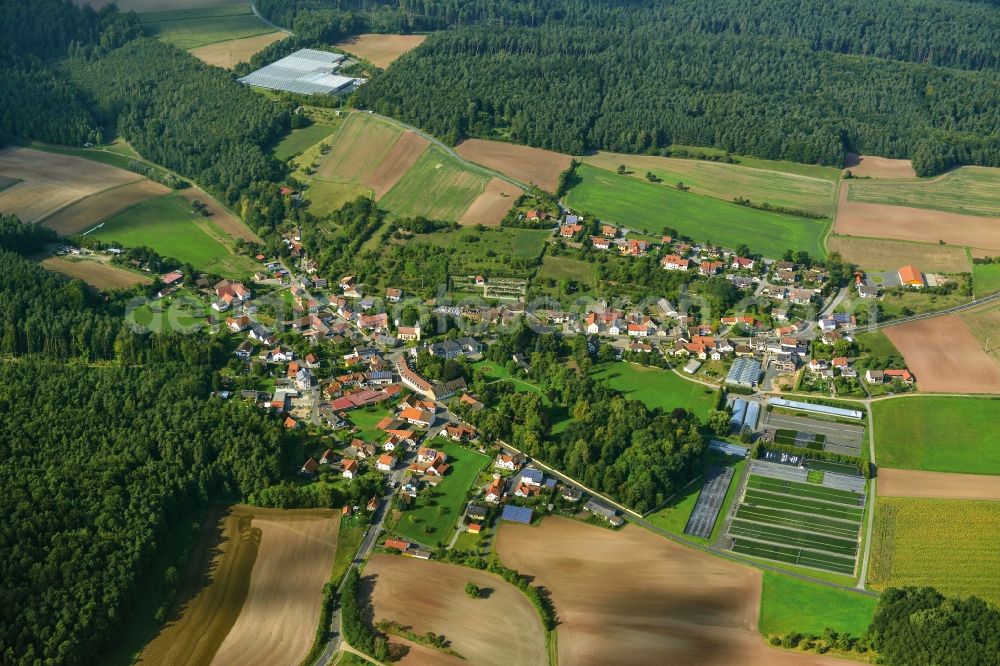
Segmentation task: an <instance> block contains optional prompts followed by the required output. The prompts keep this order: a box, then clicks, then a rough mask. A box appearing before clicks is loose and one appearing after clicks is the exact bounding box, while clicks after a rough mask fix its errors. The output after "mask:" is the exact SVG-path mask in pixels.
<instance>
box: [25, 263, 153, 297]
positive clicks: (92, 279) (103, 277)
mask: <svg viewBox="0 0 1000 666" xmlns="http://www.w3.org/2000/svg"><path fill="white" fill-rule="evenodd" d="M42 267H43V268H45V270H49V271H52V272H53V273H60V274H62V275H65V276H66V277H69V278H76V279H78V280H83V281H84V282H86V283H87V284H89V285H91V286H94V287H97V288H98V289H123V288H125V287H131V286H132V285H134V284H150V283H151V282H152V280H150V279H149V278H148V277H146V276H145V275H139V274H138V273H133V272H132V271H127V270H125V269H124V268H118V267H117V266H109V265H108V264H102V263H101V262H99V261H89V260H84V259H75V260H74V259H67V258H65V257H49V258H47V259H45V260H43V261H42Z"/></svg>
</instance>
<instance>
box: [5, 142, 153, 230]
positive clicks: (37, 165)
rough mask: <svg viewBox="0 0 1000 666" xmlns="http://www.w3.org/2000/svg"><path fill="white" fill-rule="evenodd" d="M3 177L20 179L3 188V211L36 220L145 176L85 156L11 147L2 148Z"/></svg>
mask: <svg viewBox="0 0 1000 666" xmlns="http://www.w3.org/2000/svg"><path fill="white" fill-rule="evenodd" d="M0 176H4V177H6V178H16V179H18V180H20V181H22V182H19V183H15V184H14V185H11V186H10V187H7V188H6V189H4V190H2V191H0V210H2V211H3V212H4V213H7V214H9V215H17V216H18V217H20V218H21V219H22V220H24V221H25V222H35V221H38V220H41V219H44V218H45V217H48V216H49V215H52V214H53V213H55V212H56V211H58V210H60V209H61V208H64V207H66V206H68V205H70V204H72V203H74V202H76V201H79V200H80V199H82V198H84V197H86V196H90V195H92V194H96V193H98V192H101V191H103V190H107V189H109V188H112V187H117V186H119V185H124V184H126V183H133V182H136V181H139V180H144V178H143V177H142V176H140V175H139V174H137V173H132V172H131V171H125V170H124V169H116V168H114V167H111V166H107V165H105V164H100V163H97V162H93V161H91V160H87V159H84V158H82V157H72V156H69V155H59V154H57V153H48V152H42V151H40V150H32V149H31V148H21V147H19V146H9V147H7V148H4V149H3V150H0Z"/></svg>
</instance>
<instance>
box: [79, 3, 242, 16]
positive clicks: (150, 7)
mask: <svg viewBox="0 0 1000 666" xmlns="http://www.w3.org/2000/svg"><path fill="white" fill-rule="evenodd" d="M74 1H75V2H76V4H78V5H90V6H91V7H93V8H94V9H100V8H101V7H103V6H104V5H110V4H111V3H112V2H114V3H115V4H116V5H118V9H120V10H121V11H123V12H128V11H133V12H136V13H137V14H138V13H141V12H162V11H168V10H171V9H202V8H206V7H226V6H229V5H242V4H245V1H246V0H74Z"/></svg>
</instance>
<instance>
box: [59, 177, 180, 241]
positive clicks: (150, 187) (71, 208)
mask: <svg viewBox="0 0 1000 666" xmlns="http://www.w3.org/2000/svg"><path fill="white" fill-rule="evenodd" d="M136 186H139V187H136ZM125 188H131V189H133V190H145V193H146V194H147V195H148V196H132V194H133V192H131V191H130V192H127V193H126V192H124V191H122V190H124V189H125ZM172 191H173V190H171V189H169V188H167V187H164V186H163V185H160V184H159V183H155V182H153V181H151V180H149V181H133V182H131V183H125V184H124V185H119V186H117V187H111V188H108V189H106V190H104V191H102V192H97V193H96V194H91V195H89V196H86V197H84V198H83V199H80V200H79V201H76V202H74V203H71V204H70V205H68V206H64V207H63V208H62V209H60V210H58V211H56V212H55V213H53V214H52V215H49V216H48V217H46V218H45V219H44V220H41V221H40V222H39V224H42V225H44V226H46V227H48V228H50V229H52V230H53V231H55V232H56V233H58V234H59V235H60V236H71V235H75V234H80V233H83V234H86V233H88V232H90V231H93V230H94V229H96V228H97V227H99V226H100V225H101V224H103V223H104V221H105V220H108V219H110V218H112V217H114V216H115V215H118V214H119V213H124V212H125V211H127V210H130V209H132V208H135V207H136V206H139V205H142V204H144V203H146V202H147V201H150V200H151V199H158V198H160V197H165V196H168V195H169V194H170V193H171V192H172ZM113 194H121V195H122V201H120V203H122V204H123V205H121V206H120V207H119V206H117V205H116V203H118V202H115V201H114V200H113V198H112V201H99V200H98V198H101V199H108V198H109V197H108V196H107V195H113ZM135 194H141V192H138V193H135ZM91 208H96V209H97V210H90V209H91ZM87 213H91V215H87ZM77 216H80V217H81V218H82V219H74V218H76V217H77ZM88 217H89V218H90V219H87V218H88ZM81 221H83V222H85V224H81Z"/></svg>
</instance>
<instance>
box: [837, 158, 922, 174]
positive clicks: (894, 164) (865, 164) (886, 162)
mask: <svg viewBox="0 0 1000 666" xmlns="http://www.w3.org/2000/svg"><path fill="white" fill-rule="evenodd" d="M844 168H845V169H850V170H851V173H852V174H854V175H855V176H861V177H865V176H867V177H869V178H916V177H917V172H916V171H914V170H913V164H912V163H911V162H910V160H893V159H889V158H888V157H874V156H872V155H856V154H854V153H848V154H847V161H846V163H845V165H844Z"/></svg>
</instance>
